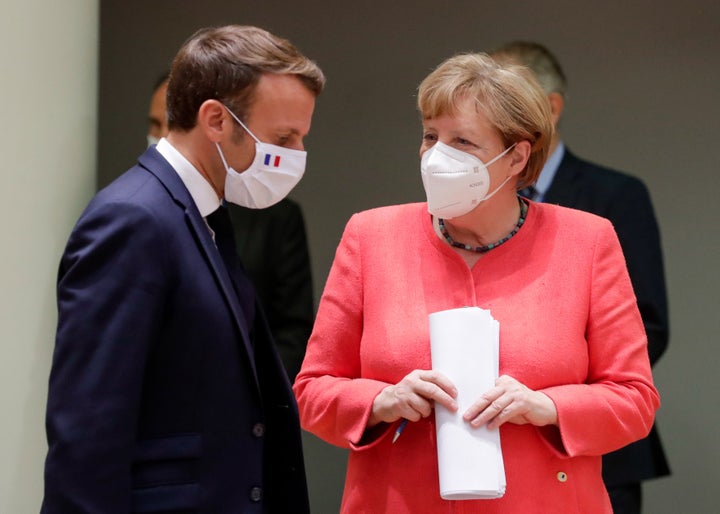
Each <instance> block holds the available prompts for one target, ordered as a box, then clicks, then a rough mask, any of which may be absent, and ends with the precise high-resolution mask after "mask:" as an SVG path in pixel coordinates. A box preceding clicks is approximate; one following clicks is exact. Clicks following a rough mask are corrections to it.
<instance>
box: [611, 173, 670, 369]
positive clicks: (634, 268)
mask: <svg viewBox="0 0 720 514" xmlns="http://www.w3.org/2000/svg"><path fill="white" fill-rule="evenodd" d="M616 195H617V197H616V198H614V199H613V200H612V201H610V202H608V205H610V210H609V211H608V212H607V218H608V219H609V220H610V221H611V222H612V224H613V226H614V227H615V231H616V232H617V235H618V238H619V239H620V244H621V245H622V248H623V252H624V254H625V259H626V261H627V267H628V271H629V273H630V279H631V280H632V284H633V289H634V290H635V295H636V296H637V301H638V308H639V309H640V315H641V316H642V319H643V324H644V325H645V332H646V333H647V337H648V353H649V355H650V363H651V364H655V362H657V360H658V359H659V358H660V357H661V356H662V354H663V353H664V352H665V350H666V349H667V345H668V337H669V328H668V324H669V323H668V310H667V297H666V291H665V274H664V271H663V258H662V249H661V246H660V231H659V229H658V224H657V221H656V219H655V213H654V210H653V206H652V203H651V200H650V195H649V193H648V191H647V188H646V187H645V185H644V184H643V183H642V182H641V181H639V180H637V179H634V178H632V179H631V180H628V181H627V182H626V183H624V184H623V187H621V188H618V189H617V193H616Z"/></svg>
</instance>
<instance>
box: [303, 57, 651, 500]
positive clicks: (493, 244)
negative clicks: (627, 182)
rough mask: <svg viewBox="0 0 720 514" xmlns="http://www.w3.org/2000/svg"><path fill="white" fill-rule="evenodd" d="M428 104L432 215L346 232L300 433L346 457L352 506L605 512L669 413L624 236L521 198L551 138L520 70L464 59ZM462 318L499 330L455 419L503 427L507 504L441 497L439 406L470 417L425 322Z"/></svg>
mask: <svg viewBox="0 0 720 514" xmlns="http://www.w3.org/2000/svg"><path fill="white" fill-rule="evenodd" d="M418 107H419V110H420V114H421V118H422V143H421V145H420V155H421V158H420V175H421V177H422V181H423V185H424V187H425V192H426V195H427V203H416V204H406V205H398V206H391V207H383V208H378V209H373V210H369V211H365V212H361V213H358V214H355V215H354V216H353V217H352V218H351V219H350V221H349V222H348V224H347V226H346V228H345V231H344V233H343V236H342V239H341V241H340V244H339V246H338V249H337V252H336V255H335V260H334V262H333V265H332V268H331V271H330V274H329V276H328V280H327V283H326V286H325V290H324V292H323V295H322V298H321V301H320V306H319V309H318V314H317V318H316V321H315V326H314V328H313V333H312V336H311V338H310V341H309V343H308V348H307V354H306V356H305V360H304V361H303V365H302V368H301V370H300V373H299V374H298V377H297V379H296V381H295V384H294V386H293V389H294V391H295V394H296V397H297V401H298V406H299V409H300V420H301V424H302V426H303V428H305V429H306V430H308V431H310V432H312V433H314V434H316V435H317V436H319V437H321V438H322V439H324V440H325V441H328V442H330V443H332V444H335V445H338V446H341V447H347V448H350V457H349V461H348V469H347V476H346V483H345V490H344V494H343V500H342V508H341V510H342V512H343V513H356V512H373V513H375V512H392V513H393V514H416V513H419V512H432V513H433V514H443V513H448V514H449V513H451V512H463V513H467V514H472V513H483V514H496V513H513V514H515V513H517V514H526V513H529V512H542V513H558V512H562V513H564V514H610V513H611V505H610V499H609V497H608V494H607V492H606V489H605V486H604V484H603V481H602V476H601V458H602V455H603V454H605V453H608V452H610V451H613V450H615V449H617V448H620V447H622V446H625V445H627V444H628V443H630V442H632V441H635V440H637V439H639V438H641V437H644V436H645V435H647V433H648V431H649V430H650V427H651V426H652V423H653V420H654V416H655V411H656V410H657V408H658V406H659V403H660V402H659V396H658V394H657V391H656V389H655V387H654V386H653V382H652V373H651V371H650V363H649V360H648V355H647V340H646V337H645V333H644V330H643V326H642V320H641V318H640V313H639V312H638V308H637V303H636V301H635V296H634V294H633V290H632V285H631V283H630V279H629V277H628V274H627V268H626V267H625V260H624V258H623V254H622V249H621V248H620V244H619V243H618V240H617V236H616V234H615V231H614V230H613V228H612V225H611V224H610V222H609V221H608V220H606V219H604V218H601V217H599V216H595V215H593V214H589V213H586V212H582V211H578V210H574V209H567V208H564V207H559V206H556V205H549V204H543V203H537V202H534V201H531V200H527V199H523V198H521V197H519V196H518V194H517V190H518V189H520V188H523V187H526V186H530V185H532V184H534V183H535V180H536V178H537V175H538V174H539V173H540V170H541V168H542V166H543V164H544V162H545V159H546V157H547V155H548V150H549V147H550V142H551V140H552V134H553V130H554V129H553V123H552V118H551V113H550V107H549V105H548V102H547V98H546V96H545V94H544V93H543V91H542V89H541V88H540V86H539V85H538V84H537V81H536V80H535V79H534V78H533V77H532V75H531V74H530V73H529V72H527V70H525V69H524V68H523V67H521V66H515V65H508V66H503V65H500V64H498V63H496V62H495V61H493V60H492V59H491V58H490V57H489V56H487V55H486V54H462V55H458V56H455V57H453V58H450V59H448V60H447V61H445V62H443V63H442V64H440V66H438V67H437V68H436V69H435V70H434V71H433V72H432V73H431V74H430V75H429V76H428V77H426V78H425V79H424V80H423V82H422V83H421V84H420V88H419V92H418ZM465 306H471V307H480V308H483V309H487V310H489V311H490V313H491V315H492V317H493V318H494V319H495V320H497V321H498V323H499V336H500V339H499V341H500V348H499V350H500V355H499V363H500V364H499V365H500V370H499V371H500V378H498V380H497V381H496V382H495V387H493V388H491V389H490V390H488V391H486V392H485V393H483V394H482V395H480V397H478V398H477V399H476V400H475V401H474V402H473V403H472V404H470V405H469V406H467V405H466V406H464V407H463V409H462V410H461V411H460V412H461V413H462V419H463V420H464V421H465V422H466V423H467V424H468V425H467V429H468V430H474V429H477V428H478V427H482V426H487V428H488V429H490V430H499V431H500V439H501V441H502V454H503V458H504V467H505V475H506V479H507V489H506V492H505V495H504V496H503V497H502V498H499V499H492V500H456V501H449V500H443V499H442V498H441V497H440V493H439V483H438V462H437V443H436V438H435V419H434V416H433V415H432V413H433V407H434V405H437V404H439V405H442V406H443V407H445V408H447V409H449V410H450V411H452V412H457V411H458V408H459V406H458V404H457V401H456V398H457V390H456V386H455V384H453V383H451V382H450V380H449V379H448V378H447V377H446V376H444V375H443V374H441V373H439V372H438V371H436V370H432V364H431V356H430V343H429V337H430V336H429V323H428V315H429V314H431V313H434V312H439V311H444V310H447V309H455V308H461V307H465ZM402 420H408V421H409V423H407V426H406V427H405V429H404V431H403V432H402V437H400V438H398V439H397V441H396V442H395V443H394V444H393V439H394V437H393V436H394V432H395V431H396V429H397V427H398V426H399V425H400V424H401V423H403V421H402Z"/></svg>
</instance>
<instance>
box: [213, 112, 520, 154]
mask: <svg viewBox="0 0 720 514" xmlns="http://www.w3.org/2000/svg"><path fill="white" fill-rule="evenodd" d="M222 106H223V107H225V110H226V111H227V112H229V113H230V116H232V117H233V118H235V121H237V122H238V123H239V124H240V126H241V127H242V128H244V129H245V132H247V133H248V134H250V136H251V137H252V138H253V139H254V140H255V142H256V143H259V142H260V140H259V139H258V138H256V137H255V134H253V133H252V132H250V129H249V128H247V126H246V125H245V124H244V123H243V122H242V121H240V118H238V117H237V116H235V113H234V112H232V111H231V110H230V108H229V107H228V106H227V105H225V104H222ZM511 148H512V147H511Z"/></svg>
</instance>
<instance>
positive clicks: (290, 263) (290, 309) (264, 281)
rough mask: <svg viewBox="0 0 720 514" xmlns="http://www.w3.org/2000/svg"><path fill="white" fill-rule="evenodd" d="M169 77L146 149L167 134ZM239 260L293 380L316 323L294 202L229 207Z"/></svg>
mask: <svg viewBox="0 0 720 514" xmlns="http://www.w3.org/2000/svg"><path fill="white" fill-rule="evenodd" d="M167 80H168V73H164V74H163V75H161V76H160V77H159V79H158V80H157V82H156V83H155V86H154V87H153V93H152V96H151V98H150V106H149V112H148V121H149V127H148V136H147V140H148V146H150V145H152V144H157V143H158V142H159V141H160V139H161V138H163V137H165V136H167V113H166V112H165V95H166V91H167ZM227 208H228V211H229V213H230V218H231V219H232V222H233V228H234V231H235V234H234V235H235V243H236V250H237V252H238V254H239V256H240V261H241V263H242V266H243V267H244V269H245V271H246V272H247V274H248V275H249V276H250V279H251V280H252V282H253V285H254V286H255V291H256V293H257V295H258V298H259V300H260V304H261V305H262V306H263V308H264V310H265V314H266V316H267V319H268V323H269V325H270V331H271V332H272V335H273V339H274V341H275V344H276V345H277V349H278V351H279V352H280V357H281V359H282V361H283V364H284V366H285V370H286V371H287V373H288V376H289V378H290V381H291V382H292V381H293V380H295V376H296V375H297V373H298V371H299V370H300V365H301V364H302V360H303V357H304V356H305V347H306V345H307V341H308V338H309V337H310V332H311V331H312V325H313V321H314V319H315V303H314V302H315V301H314V296H313V284H312V271H311V265H310V251H309V249H308V241H307V232H306V230H305V220H304V217H303V212H302V209H301V208H300V205H299V204H298V203H297V202H295V201H294V200H292V199H290V198H283V199H282V200H280V201H279V202H278V203H276V204H274V205H271V206H269V207H266V208H264V209H251V208H248V207H243V206H240V205H235V204H228V205H227Z"/></svg>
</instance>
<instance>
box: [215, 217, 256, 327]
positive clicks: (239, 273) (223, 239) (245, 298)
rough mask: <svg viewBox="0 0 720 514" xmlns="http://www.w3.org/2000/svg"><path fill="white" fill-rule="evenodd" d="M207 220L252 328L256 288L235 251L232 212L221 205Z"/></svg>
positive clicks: (249, 325)
mask: <svg viewBox="0 0 720 514" xmlns="http://www.w3.org/2000/svg"><path fill="white" fill-rule="evenodd" d="M206 220H207V223H208V225H209V226H210V228H211V229H212V231H213V232H214V233H215V246H217V249H218V250H219V251H220V255H221V256H222V259H223V262H224V263H225V268H227V271H228V275H230V278H231V279H232V283H233V287H234V288H235V292H236V293H237V296H238V299H239V300H240V306H241V307H242V310H243V314H244V316H245V319H246V320H247V323H248V329H251V328H252V326H253V322H254V320H255V288H254V287H253V285H252V282H251V281H250V278H249V277H248V276H247V274H246V273H245V272H244V271H243V269H242V265H241V264H240V257H238V254H237V252H236V251H235V236H234V235H233V228H232V222H231V221H230V214H229V213H228V210H227V208H226V207H224V206H222V205H221V206H220V207H219V208H218V209H217V210H216V211H215V212H213V213H212V214H210V215H209V216H208V217H207V218H206Z"/></svg>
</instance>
